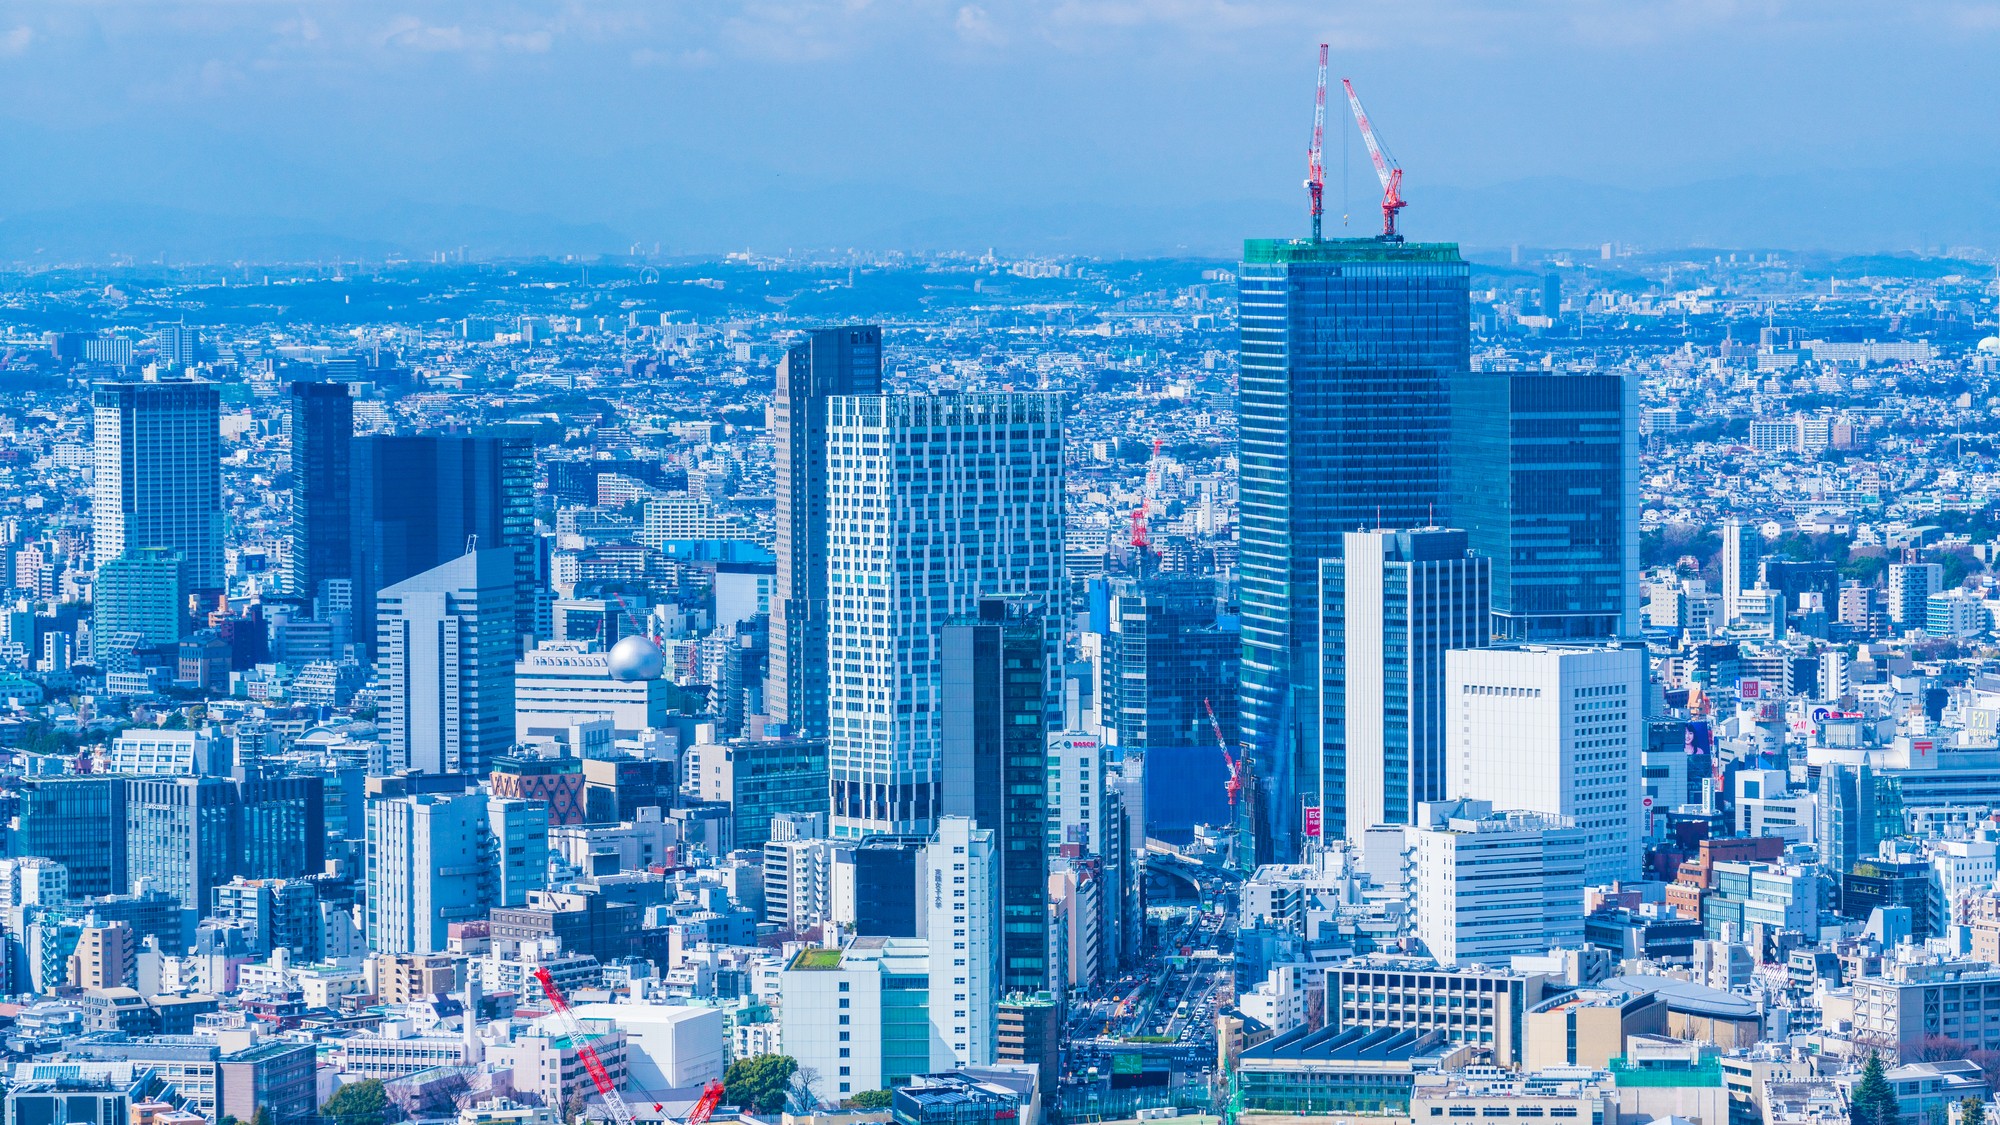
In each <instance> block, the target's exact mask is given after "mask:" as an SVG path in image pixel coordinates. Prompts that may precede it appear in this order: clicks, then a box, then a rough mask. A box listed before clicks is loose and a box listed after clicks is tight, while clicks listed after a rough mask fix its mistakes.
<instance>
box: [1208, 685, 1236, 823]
mask: <svg viewBox="0 0 2000 1125" xmlns="http://www.w3.org/2000/svg"><path fill="white" fill-rule="evenodd" d="M1201 709H1202V710H1204V711H1206V712H1208V729H1209V730H1211V731H1214V732H1215V748H1216V749H1218V750H1220V751H1222V760H1223V761H1225V762H1227V763H1229V781H1228V782H1227V783H1226V784H1225V785H1224V786H1223V788H1224V789H1226V790H1228V792H1229V807H1230V808H1232V809H1233V808H1235V807H1236V798H1238V797H1240V796H1242V795H1243V759H1241V758H1239V757H1237V756H1236V755H1234V754H1231V753H1230V752H1229V740H1228V739H1226V738H1224V737H1222V724H1221V723H1220V722H1218V721H1217V720H1216V718H1215V705H1214V704H1212V703H1210V702H1209V701H1208V700H1206V699H1204V700H1202V701H1201Z"/></svg>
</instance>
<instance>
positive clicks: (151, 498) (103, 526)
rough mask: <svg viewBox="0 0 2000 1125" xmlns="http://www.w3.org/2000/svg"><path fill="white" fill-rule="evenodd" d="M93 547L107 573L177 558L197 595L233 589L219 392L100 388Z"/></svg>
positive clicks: (182, 387)
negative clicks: (144, 557) (160, 552)
mask: <svg viewBox="0 0 2000 1125" xmlns="http://www.w3.org/2000/svg"><path fill="white" fill-rule="evenodd" d="M91 402H92V406H93V408H94V415H95V425H96V431H97V432H96V466H97V480H96V483H95V485H94V486H93V490H92V495H91V509H90V525H91V546H92V549H93V550H94V551H95V553H96V560H97V565H98V566H99V567H102V566H103V565H104V564H105V563H107V562H110V561H111V560H112V559H115V558H117V557H118V556H120V555H123V554H125V553H126V552H127V551H137V550H141V549H143V548H146V547H164V548H167V549H168V550H173V551H179V552H180V553H181V558H182V560H183V561H184V562H185V563H186V565H187V575H188V587H189V589H191V590H193V591H195V592H197V593H201V594H209V593H215V592H219V591H221V590H222V589H223V588H224V586H225V585H227V578H226V576H225V575H224V574H223V568H222V446H221V443H222V399H221V397H220V396H219V395H218V394H217V393H216V389H215V385H214V384H212V383H204V382H198V381H196V380H193V379H166V380H161V381H160V382H157V383H99V384H98V385H97V388H96V390H95V392H94V393H93V395H92V399H91Z"/></svg>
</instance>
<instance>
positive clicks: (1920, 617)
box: [1725, 540, 1944, 629]
mask: <svg viewBox="0 0 2000 1125" xmlns="http://www.w3.org/2000/svg"><path fill="white" fill-rule="evenodd" d="M1725 542H1726V540H1725ZM1943 589H1944V566H1943V564H1941V563H1914V562H1913V563H1890V564H1889V622H1890V624H1893V625H1895V626H1896V627H1898V628H1901V629H1920V628H1922V627H1923V625H1924V620H1925V618H1926V617H1927V616H1928V615H1929V612H1930V598H1931V595H1932V594H1935V593H1938V592H1939V591H1941V590H1943Z"/></svg>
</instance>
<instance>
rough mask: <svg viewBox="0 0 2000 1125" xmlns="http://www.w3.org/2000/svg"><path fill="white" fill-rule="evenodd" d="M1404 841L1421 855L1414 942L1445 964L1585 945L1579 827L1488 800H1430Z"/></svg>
mask: <svg viewBox="0 0 2000 1125" xmlns="http://www.w3.org/2000/svg"><path fill="white" fill-rule="evenodd" d="M1417 811H1418V814H1419V816H1418V819H1417V821H1416V823H1415V826H1414V827H1412V828H1411V829H1410V830H1409V831H1408V832H1406V833H1405V836H1406V837H1407V838H1408V840H1409V849H1410V851H1411V852H1412V853H1414V856H1415V864H1414V872H1413V877H1412V879H1411V880H1410V885H1411V887H1412V888H1413V889H1414V890H1415V892H1416V893H1415V895H1414V898H1415V900H1416V901H1415V904H1414V905H1415V913H1416V931H1417V936H1418V937H1420V938H1422V939H1423V941H1424V945H1425V947H1426V948H1428V949H1429V951H1430V955H1431V956H1432V957H1435V958H1437V960H1438V963H1439V964H1440V965H1470V964H1472V963H1474V962H1484V963H1486V964H1489V965H1491V964H1502V963H1505V962H1506V960H1507V958H1509V957H1512V956H1515V955H1517V954H1533V953H1543V952H1546V951H1548V950H1550V949H1574V948H1576V947H1578V946H1580V945H1581V944H1582V943H1583V892H1584V885H1585V884H1584V852H1585V849H1586V847H1587V841H1586V837H1585V834H1584V832H1583V831H1582V830H1581V829H1578V828H1576V827H1573V826H1572V825H1570V824H1569V822H1568V821H1566V820H1564V819H1563V818H1562V817H1558V816H1550V815H1548V814H1547V813H1532V812H1505V811H1501V812H1495V811H1494V809H1493V805H1492V802H1490V801H1441V802H1435V803H1433V802H1428V801H1427V802H1425V803H1424V804H1423V805H1421V806H1420V807H1419V808H1418V810H1417Z"/></svg>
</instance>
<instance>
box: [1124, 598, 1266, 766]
mask: <svg viewBox="0 0 2000 1125" xmlns="http://www.w3.org/2000/svg"><path fill="white" fill-rule="evenodd" d="M1107 594H1108V597H1107V598H1106V604H1105V611H1104V622H1103V631H1102V632H1101V633H1100V634H1099V635H1098V637H1097V647H1098V669H1097V672H1098V675H1097V698H1098V711H1099V714H1100V715H1101V716H1102V719H1101V725H1102V728H1103V730H1104V734H1105V737H1106V741H1108V742H1111V743H1113V744H1114V745H1116V746H1118V747H1119V748H1120V749H1121V750H1123V751H1124V752H1125V753H1127V754H1132V753H1145V754H1148V755H1155V754H1157V755H1159V757H1158V758H1157V760H1156V764H1157V765H1158V766H1160V767H1161V768H1163V769H1166V770H1168V771H1175V770H1179V769H1182V768H1184V766H1185V764H1186V763H1187V762H1188V760H1189V759H1194V760H1196V761H1198V763H1199V765H1200V766H1201V767H1202V768H1203V769H1204V770H1205V769H1207V768H1208V767H1209V766H1211V765H1212V764H1213V763H1214V762H1215V761H1216V760H1217V758H1218V754H1217V751H1216V748H1215V746H1214V745H1213V743H1214V741H1215V738H1214V735H1213V734H1211V733H1210V729H1209V722H1208V713H1207V710H1206V708H1205V707H1204V704H1207V705H1209V706H1212V707H1214V708H1215V717H1216V722H1217V723H1219V724H1220V725H1221V727H1222V729H1223V730H1225V731H1229V730H1234V729H1235V728H1236V671H1237V663H1238V662H1239V661H1240V660H1241V659H1242V655H1243V654H1242V648H1243V639H1242V634H1241V633H1240V632H1239V631H1238V628H1237V622H1236V618H1235V617H1233V616H1230V615H1225V614H1223V613H1221V612H1220V611H1219V609H1218V606H1217V600H1216V589H1215V580H1214V579H1213V578H1187V577H1177V576H1170V575H1156V576H1153V577H1149V578H1120V579H1115V580H1113V581H1112V582H1111V583H1110V584H1109V588H1108V590H1107Z"/></svg>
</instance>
